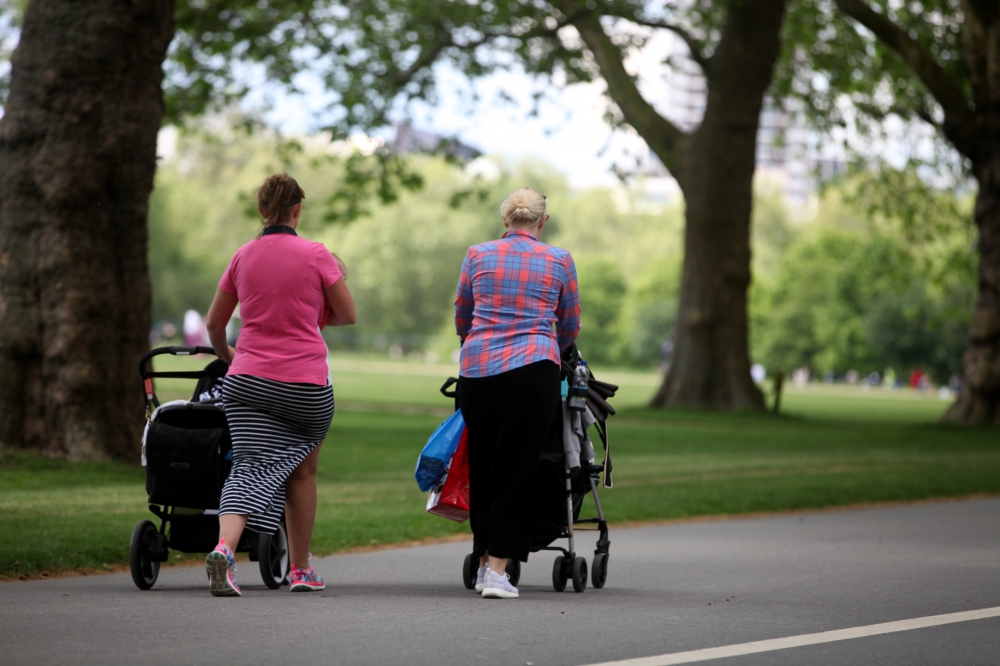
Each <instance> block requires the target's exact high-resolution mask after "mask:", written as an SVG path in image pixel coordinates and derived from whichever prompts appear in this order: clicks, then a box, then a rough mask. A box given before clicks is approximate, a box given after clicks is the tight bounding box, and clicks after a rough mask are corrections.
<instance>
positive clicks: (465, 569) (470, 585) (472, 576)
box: [462, 553, 479, 590]
mask: <svg viewBox="0 0 1000 666" xmlns="http://www.w3.org/2000/svg"><path fill="white" fill-rule="evenodd" d="M478 565H479V562H478V561H476V558H474V557H473V556H472V553H469V554H468V555H466V556H465V563H464V564H462V582H463V583H465V589H467V590H472V589H474V588H475V587H476V572H477V571H478V570H479V566H478Z"/></svg>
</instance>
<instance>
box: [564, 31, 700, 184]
mask: <svg viewBox="0 0 1000 666" xmlns="http://www.w3.org/2000/svg"><path fill="white" fill-rule="evenodd" d="M572 21H573V26H574V27H576V29H577V30H578V31H579V33H580V37H581V38H582V39H583V41H584V43H585V44H586V45H587V48H588V49H590V52H591V53H592V54H593V56H594V60H595V61H596V62H597V66H598V68H599V69H600V70H601V76H602V77H603V78H604V81H605V83H606V84H607V86H608V93H609V94H610V96H611V99H612V100H614V102H615V104H617V105H618V108H619V109H621V112H622V114H623V115H624V116H625V121H626V122H628V124H629V125H631V126H632V127H633V128H635V131H636V132H638V133H639V135H640V136H641V137H642V138H643V139H645V141H646V143H647V144H648V145H649V148H650V149H651V150H652V151H653V152H654V153H656V155H657V157H659V158H660V160H661V161H662V162H663V165H664V166H665V167H667V169H669V170H670V171H671V173H673V175H674V177H675V178H678V179H679V176H680V175H681V174H680V173H679V170H680V155H679V153H680V151H679V147H680V144H681V142H682V141H683V140H684V138H685V137H686V136H687V135H686V134H685V133H684V132H682V131H681V130H680V129H678V128H677V126H675V125H674V124H673V123H671V122H670V121H669V120H667V119H666V118H664V117H663V116H661V115H660V114H659V113H657V111H656V109H654V108H653V106H652V105H651V104H650V103H649V102H647V101H646V99H645V98H644V97H643V96H642V93H640V92H639V88H638V87H637V86H636V84H635V81H634V80H633V78H632V77H631V76H630V75H629V73H628V72H627V71H625V65H624V63H623V62H622V54H621V50H620V49H619V48H618V47H617V46H615V45H614V43H612V41H611V38H610V37H608V35H607V33H606V32H604V28H603V27H602V26H601V22H600V19H599V18H598V17H597V16H595V15H594V14H593V13H589V12H588V13H586V14H579V15H577V16H575V17H573V18H572Z"/></svg>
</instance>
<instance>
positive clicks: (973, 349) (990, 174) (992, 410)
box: [944, 31, 1000, 425]
mask: <svg viewBox="0 0 1000 666" xmlns="http://www.w3.org/2000/svg"><path fill="white" fill-rule="evenodd" d="M998 32H1000V31H998ZM998 67H1000V63H998ZM998 112H1000V109H998ZM992 125H993V128H992V133H993V136H992V137H983V138H984V139H988V138H991V139H992V141H991V142H990V143H991V144H992V145H991V149H992V150H991V153H990V154H988V155H986V156H985V159H984V160H983V161H982V162H981V163H979V164H977V165H975V167H974V168H973V171H974V173H975V175H976V178H977V180H978V181H979V195H978V196H977V197H976V213H975V214H976V226H977V227H978V228H979V298H978V300H977V301H976V308H975V310H973V312H972V321H971V322H970V323H969V348H968V349H967V350H966V352H965V354H964V355H963V356H962V390H961V392H960V393H959V394H958V399H957V400H956V401H955V403H954V404H953V405H952V406H951V407H950V408H949V409H948V411H947V413H946V414H945V416H944V419H945V420H946V421H950V422H953V423H970V424H977V423H978V424H987V423H991V424H994V425H1000V113H998V114H997V117H996V119H995V120H994V122H993V123H992Z"/></svg>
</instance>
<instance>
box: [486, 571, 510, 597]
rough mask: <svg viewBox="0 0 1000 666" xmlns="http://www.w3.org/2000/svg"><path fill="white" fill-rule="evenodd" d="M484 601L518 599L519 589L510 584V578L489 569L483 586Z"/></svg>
mask: <svg viewBox="0 0 1000 666" xmlns="http://www.w3.org/2000/svg"><path fill="white" fill-rule="evenodd" d="M483 599H517V588H516V587H514V586H513V585H511V584H510V576H508V575H507V574H503V575H500V574H498V573H496V572H495V571H492V570H489V569H487V571H486V581H485V583H484V584H483Z"/></svg>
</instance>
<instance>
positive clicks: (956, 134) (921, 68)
mask: <svg viewBox="0 0 1000 666" xmlns="http://www.w3.org/2000/svg"><path fill="white" fill-rule="evenodd" d="M835 2H836V3H837V6H838V7H839V8H840V11H842V12H843V13H844V14H847V15H848V16H850V17H851V18H853V19H854V20H855V21H857V22H858V23H860V24H861V25H863V26H865V27H866V28H868V29H869V30H871V31H872V32H873V33H875V36H876V37H877V38H878V39H880V40H881V41H882V42H884V43H885V44H886V46H888V47H889V48H891V49H892V50H894V51H895V52H896V53H898V54H899V55H900V57H901V58H902V59H903V61H904V62H905V63H906V64H907V65H908V66H909V68H910V69H911V70H913V73H914V74H916V75H917V77H918V78H919V79H920V80H921V81H922V82H923V84H924V85H925V86H927V89H928V90H929V91H930V93H931V94H932V95H933V96H934V98H935V99H936V100H937V102H938V104H940V105H941V108H942V109H943V110H944V126H943V130H944V132H945V135H946V136H947V137H948V138H949V139H950V140H951V141H952V142H953V143H954V144H955V147H956V148H958V150H959V151H960V152H962V153H964V154H965V155H966V156H967V157H971V156H972V154H973V153H974V152H975V150H976V148H975V141H974V139H973V137H972V134H973V132H974V127H975V123H976V116H975V113H974V112H973V110H972V108H971V106H970V103H969V99H968V98H967V97H966V96H965V93H963V92H962V90H961V89H960V88H959V87H958V86H957V85H956V84H955V82H954V81H952V79H951V77H949V76H948V74H947V72H945V71H944V69H943V68H942V67H941V66H940V65H939V64H938V63H937V61H935V60H934V56H933V55H931V53H930V52H929V51H927V49H925V48H924V47H923V45H921V44H920V42H918V41H917V40H915V39H913V38H912V37H910V35H909V33H907V32H906V30H904V29H903V28H901V27H900V26H898V25H896V23H894V22H893V21H892V20H891V19H890V18H889V17H888V16H886V15H885V14H880V13H879V12H876V11H875V10H874V9H872V7H871V5H869V4H868V2H867V0H835ZM970 129H973V132H970V131H969V130H970Z"/></svg>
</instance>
